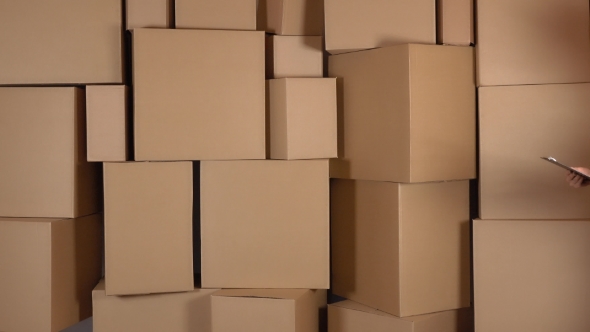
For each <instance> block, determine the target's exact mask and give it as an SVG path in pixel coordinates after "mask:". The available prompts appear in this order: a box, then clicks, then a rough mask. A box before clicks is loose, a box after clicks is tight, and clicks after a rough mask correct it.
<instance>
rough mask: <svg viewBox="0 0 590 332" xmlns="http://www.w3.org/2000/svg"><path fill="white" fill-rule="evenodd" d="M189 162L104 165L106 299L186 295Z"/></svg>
mask: <svg viewBox="0 0 590 332" xmlns="http://www.w3.org/2000/svg"><path fill="white" fill-rule="evenodd" d="M192 175H193V169H192V163H191V162H166V163H105V164H104V191H105V255H106V281H107V283H106V294H107V295H132V294H149V293H169V292H180V291H190V290H193V287H194V278H193V241H192V212H193V209H192V208H193V176H192Z"/></svg>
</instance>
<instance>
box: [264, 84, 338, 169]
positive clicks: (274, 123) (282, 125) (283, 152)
mask: <svg viewBox="0 0 590 332" xmlns="http://www.w3.org/2000/svg"><path fill="white" fill-rule="evenodd" d="M269 99H270V102H269V104H270V107H269V123H270V128H269V129H270V158H271V159H327V158H336V157H338V146H337V145H338V142H337V135H336V130H337V129H336V128H337V123H336V118H337V114H336V79H335V78H284V79H277V80H270V81H269Z"/></svg>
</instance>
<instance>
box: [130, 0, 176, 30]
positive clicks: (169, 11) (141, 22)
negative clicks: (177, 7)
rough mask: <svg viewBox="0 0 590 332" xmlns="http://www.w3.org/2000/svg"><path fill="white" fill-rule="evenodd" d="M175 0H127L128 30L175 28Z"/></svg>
mask: <svg viewBox="0 0 590 332" xmlns="http://www.w3.org/2000/svg"><path fill="white" fill-rule="evenodd" d="M173 1H174V0H125V4H126V6H127V7H126V12H125V14H126V15H127V20H126V22H127V30H131V29H138V28H173V27H174V25H173V22H174V3H173Z"/></svg>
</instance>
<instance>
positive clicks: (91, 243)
mask: <svg viewBox="0 0 590 332" xmlns="http://www.w3.org/2000/svg"><path fill="white" fill-rule="evenodd" d="M102 243H103V242H102V216H100V215H96V214H95V215H91V216H86V217H82V218H78V219H41V218H27V219H24V218H0V294H2V300H1V301H0V331H11V332H28V331H35V332H58V331H61V330H62V329H65V328H67V327H69V326H71V325H73V324H75V323H77V322H79V321H81V320H84V319H86V318H88V317H90V316H91V315H92V298H91V296H90V293H91V291H92V288H94V285H96V283H97V282H98V280H99V279H100V278H101V273H102Z"/></svg>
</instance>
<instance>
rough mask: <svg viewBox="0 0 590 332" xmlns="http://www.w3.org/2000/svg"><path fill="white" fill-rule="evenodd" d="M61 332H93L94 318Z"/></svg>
mask: <svg viewBox="0 0 590 332" xmlns="http://www.w3.org/2000/svg"><path fill="white" fill-rule="evenodd" d="M61 332H92V317H90V318H88V319H86V320H83V321H81V322H80V323H78V324H76V325H74V326H71V327H68V328H67V329H65V330H61Z"/></svg>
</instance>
